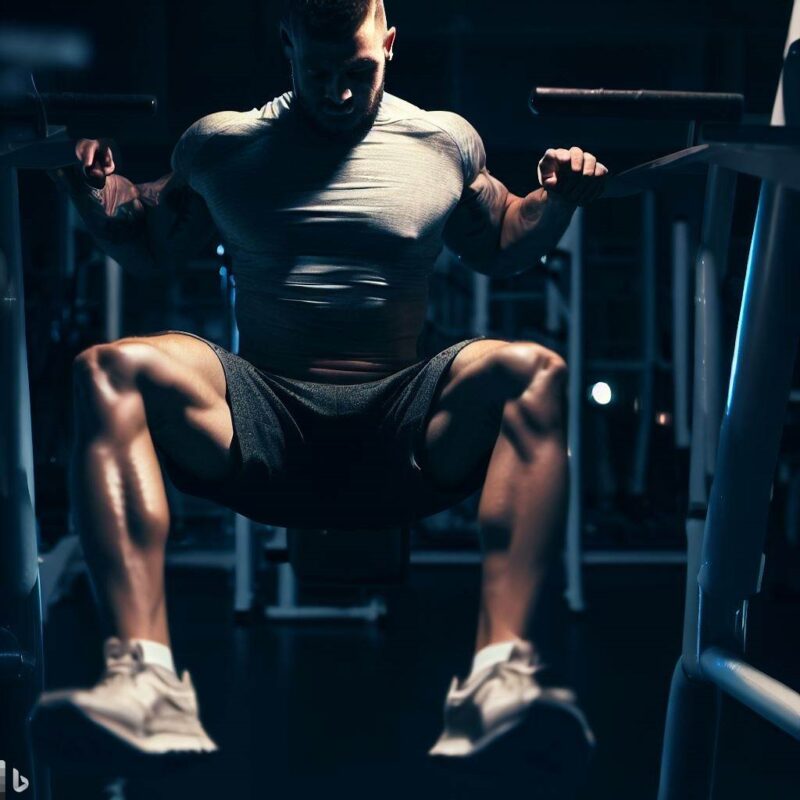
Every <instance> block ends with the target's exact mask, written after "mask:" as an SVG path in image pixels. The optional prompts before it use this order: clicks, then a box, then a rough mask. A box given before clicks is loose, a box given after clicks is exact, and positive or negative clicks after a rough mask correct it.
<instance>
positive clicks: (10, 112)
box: [0, 92, 158, 124]
mask: <svg viewBox="0 0 800 800" xmlns="http://www.w3.org/2000/svg"><path fill="white" fill-rule="evenodd" d="M39 97H40V98H41V102H42V104H43V105H44V109H45V112H46V113H47V116H48V119H49V120H50V122H51V123H55V124H58V123H61V122H63V121H64V120H65V118H67V117H69V118H75V117H77V116H83V115H86V116H91V115H103V116H104V117H108V116H122V115H125V116H140V117H145V116H152V115H153V114H155V112H156V108H157V106H158V103H157V101H156V98H155V97H154V96H153V95H149V94H83V93H78V92H59V93H57V94H49V93H46V92H42V94H40V95H39ZM38 105H39V99H38V98H37V97H36V96H35V95H33V94H25V95H23V96H21V97H19V96H18V97H13V98H10V99H5V100H3V101H0V118H2V117H20V116H23V117H24V116H27V115H30V114H32V113H35V111H36V109H37V108H38Z"/></svg>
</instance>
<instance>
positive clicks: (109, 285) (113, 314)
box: [104, 256, 122, 342]
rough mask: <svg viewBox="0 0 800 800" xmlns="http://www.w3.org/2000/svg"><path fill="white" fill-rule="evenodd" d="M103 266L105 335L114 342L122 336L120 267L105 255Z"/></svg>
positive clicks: (107, 339)
mask: <svg viewBox="0 0 800 800" xmlns="http://www.w3.org/2000/svg"><path fill="white" fill-rule="evenodd" d="M105 268H106V269H105V272H106V286H105V289H106V302H105V309H104V311H105V320H104V322H105V324H104V328H105V337H106V341H107V342H114V341H116V340H117V339H119V338H120V336H122V267H121V266H120V265H119V264H118V263H117V262H116V261H114V259H113V258H111V256H106V259H105Z"/></svg>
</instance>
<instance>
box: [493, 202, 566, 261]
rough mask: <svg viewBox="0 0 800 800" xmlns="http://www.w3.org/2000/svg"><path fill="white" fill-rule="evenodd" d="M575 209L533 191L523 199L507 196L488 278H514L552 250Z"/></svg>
mask: <svg viewBox="0 0 800 800" xmlns="http://www.w3.org/2000/svg"><path fill="white" fill-rule="evenodd" d="M576 208H577V206H576V205H575V204H574V203H570V202H566V201H564V200H561V199H559V198H556V197H554V196H553V195H549V196H548V193H547V191H546V190H545V189H537V190H536V191H535V192H531V193H530V194H529V195H527V196H526V197H517V196H515V195H509V197H508V200H507V203H506V211H505V214H504V216H503V223H502V227H501V231H500V241H499V244H498V248H497V256H496V258H495V261H494V263H493V264H492V265H491V269H492V273H491V274H492V275H516V274H518V273H520V272H523V271H525V270H528V269H530V268H531V267H533V266H535V265H536V264H537V263H538V262H539V261H540V260H541V258H542V256H545V255H547V254H548V253H549V252H550V251H552V250H553V249H554V248H555V247H556V245H557V244H558V242H559V241H560V240H561V237H562V236H563V235H564V231H566V229H567V227H568V226H569V223H570V220H571V219H572V216H573V214H574V213H575V209H576Z"/></svg>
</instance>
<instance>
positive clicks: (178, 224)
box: [51, 140, 214, 277]
mask: <svg viewBox="0 0 800 800" xmlns="http://www.w3.org/2000/svg"><path fill="white" fill-rule="evenodd" d="M85 141H86V140H84V142H85ZM84 149H85V148H84ZM76 153H77V155H78V158H79V159H81V157H82V150H81V143H79V145H78V147H77V148H76ZM90 158H94V156H91V157H90ZM85 160H86V159H84V161H85ZM109 160H110V164H111V167H110V169H111V170H113V160H111V159H110V153H109ZM105 172H106V174H105V175H104V174H103V170H102V167H100V168H98V167H94V168H90V166H89V164H86V163H84V165H83V166H81V165H76V166H75V167H67V168H64V169H60V170H55V171H54V172H52V173H51V177H53V179H54V180H55V181H56V183H57V184H58V185H59V186H60V187H61V188H62V189H63V190H64V191H66V192H67V193H68V194H69V196H70V197H71V198H72V201H73V202H74V204H75V206H76V208H77V210H78V213H79V214H80V215H81V217H82V219H83V221H84V223H85V224H86V227H87V229H88V230H89V232H90V233H91V234H92V236H93V237H94V239H95V240H96V241H97V243H98V245H99V246H100V248H101V249H102V250H103V251H104V252H106V253H107V254H108V255H109V256H111V257H112V258H113V259H114V260H115V261H118V262H119V263H120V264H121V265H122V266H123V268H125V269H126V270H128V271H129V272H131V273H133V274H136V275H139V276H142V277H146V276H148V275H153V274H156V273H159V272H162V271H163V270H164V269H167V268H169V267H170V266H172V265H176V264H179V263H181V262H183V261H185V260H186V259H187V258H189V257H191V256H192V255H193V254H194V253H196V252H198V251H199V250H200V249H201V247H202V246H203V245H205V244H207V243H208V241H209V240H210V239H211V237H212V235H213V232H214V224H213V222H212V220H211V216H210V214H209V213H208V209H207V207H206V205H205V203H204V202H203V199H202V198H201V197H200V196H199V195H198V194H197V193H196V192H195V191H194V190H193V189H192V188H191V187H190V186H189V185H188V183H187V182H186V181H185V180H184V179H183V177H182V176H181V175H179V174H178V173H175V172H171V173H168V174H167V175H164V176H163V177H162V178H160V179H159V180H157V181H153V182H151V183H142V184H134V183H133V182H131V181H130V180H128V179H127V178H125V177H123V176H122V175H117V174H113V173H112V174H108V172H109V167H106V170H105Z"/></svg>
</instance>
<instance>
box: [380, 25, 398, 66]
mask: <svg viewBox="0 0 800 800" xmlns="http://www.w3.org/2000/svg"><path fill="white" fill-rule="evenodd" d="M396 38H397V28H395V27H392V28H389V30H388V31H386V36H384V37H383V53H384V55H385V56H386V58H387V59H389V61H391V60H392V59H393V58H394V42H395V39H396Z"/></svg>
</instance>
